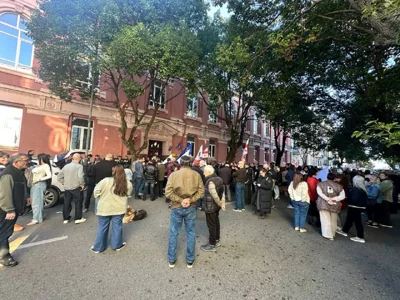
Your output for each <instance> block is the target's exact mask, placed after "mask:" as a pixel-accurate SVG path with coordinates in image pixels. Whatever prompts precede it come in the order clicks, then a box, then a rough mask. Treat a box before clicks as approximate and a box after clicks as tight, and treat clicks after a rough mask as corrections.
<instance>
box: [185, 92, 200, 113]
mask: <svg viewBox="0 0 400 300" xmlns="http://www.w3.org/2000/svg"><path fill="white" fill-rule="evenodd" d="M189 101H191V103H192V105H191V106H190V107H189ZM194 102H196V103H197V105H196V109H194V107H195V106H194V105H193V103H194ZM198 115H199V99H198V98H197V97H193V98H187V102H186V116H188V117H190V118H197V117H198Z"/></svg>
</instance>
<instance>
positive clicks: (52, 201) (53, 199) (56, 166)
mask: <svg viewBox="0 0 400 300" xmlns="http://www.w3.org/2000/svg"><path fill="white" fill-rule="evenodd" d="M74 153H79V154H84V152H78V151H70V152H68V153H65V154H61V155H58V156H56V157H54V158H53V159H51V160H50V163H51V172H52V178H51V186H50V187H49V188H47V189H46V192H45V195H44V207H45V208H50V207H52V206H54V205H56V204H57V203H58V201H59V200H60V198H61V195H62V194H63V193H64V191H65V190H64V186H63V185H62V184H61V183H60V182H59V181H58V178H57V175H58V173H60V171H61V169H62V168H63V167H64V165H65V162H63V161H64V159H65V158H66V157H68V156H70V155H72V154H74ZM32 164H33V165H37V164H38V161H37V159H33V160H32Z"/></svg>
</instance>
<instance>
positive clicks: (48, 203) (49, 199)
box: [44, 188, 60, 208]
mask: <svg viewBox="0 0 400 300" xmlns="http://www.w3.org/2000/svg"><path fill="white" fill-rule="evenodd" d="M59 198H60V195H59V193H58V191H57V190H56V189H55V188H48V189H47V190H46V192H45V193H44V207H45V208H50V207H52V206H54V205H55V204H56V203H57V202H58V199H59Z"/></svg>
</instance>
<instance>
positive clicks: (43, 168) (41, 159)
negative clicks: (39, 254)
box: [27, 153, 52, 226]
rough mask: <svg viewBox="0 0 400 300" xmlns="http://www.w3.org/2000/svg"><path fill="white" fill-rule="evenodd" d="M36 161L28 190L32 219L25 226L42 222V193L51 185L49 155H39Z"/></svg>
mask: <svg viewBox="0 0 400 300" xmlns="http://www.w3.org/2000/svg"><path fill="white" fill-rule="evenodd" d="M37 160H38V163H39V166H37V167H35V168H33V169H32V183H31V189H30V196H31V199H32V213H33V218H32V221H31V222H30V223H28V224H27V225H28V226H31V225H36V224H38V223H42V222H43V209H44V193H45V192H46V189H47V187H48V186H50V185H51V177H52V174H51V166H50V157H49V155H47V154H45V153H40V154H39V155H38V156H37ZM28 184H29V183H28Z"/></svg>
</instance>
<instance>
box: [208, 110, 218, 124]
mask: <svg viewBox="0 0 400 300" xmlns="http://www.w3.org/2000/svg"><path fill="white" fill-rule="evenodd" d="M208 122H209V123H214V124H215V123H217V113H216V112H215V111H208Z"/></svg>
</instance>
